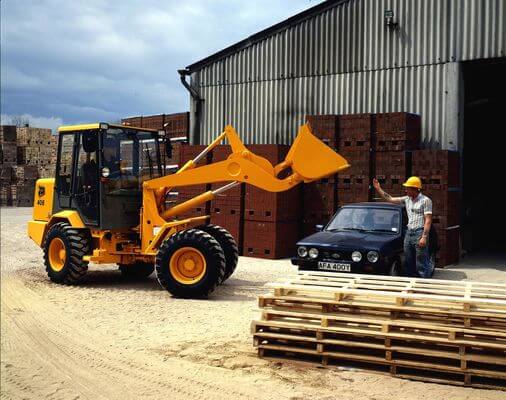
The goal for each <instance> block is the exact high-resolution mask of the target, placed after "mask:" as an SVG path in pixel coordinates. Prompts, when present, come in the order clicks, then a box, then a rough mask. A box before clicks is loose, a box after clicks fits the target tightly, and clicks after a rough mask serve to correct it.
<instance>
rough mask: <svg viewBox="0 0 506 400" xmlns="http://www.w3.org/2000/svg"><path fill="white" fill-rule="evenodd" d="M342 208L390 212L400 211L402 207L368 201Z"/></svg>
mask: <svg viewBox="0 0 506 400" xmlns="http://www.w3.org/2000/svg"><path fill="white" fill-rule="evenodd" d="M342 208H383V209H391V210H402V205H400V204H393V203H386V202H382V201H369V202H362V203H350V204H345V205H344V206H342Z"/></svg>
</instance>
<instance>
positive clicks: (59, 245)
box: [49, 238, 67, 272]
mask: <svg viewBox="0 0 506 400" xmlns="http://www.w3.org/2000/svg"><path fill="white" fill-rule="evenodd" d="M66 259H67V251H66V250H65V243H63V240H61V239H60V238H54V239H53V240H52V241H51V243H50V244H49V264H50V265H51V269H52V270H53V271H56V272H60V271H61V270H62V269H63V267H64V266H65V261H66Z"/></svg>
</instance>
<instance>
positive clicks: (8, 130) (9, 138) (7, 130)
mask: <svg viewBox="0 0 506 400" xmlns="http://www.w3.org/2000/svg"><path fill="white" fill-rule="evenodd" d="M16 139H17V133H16V126H14V125H0V143H3V142H14V143H16Z"/></svg>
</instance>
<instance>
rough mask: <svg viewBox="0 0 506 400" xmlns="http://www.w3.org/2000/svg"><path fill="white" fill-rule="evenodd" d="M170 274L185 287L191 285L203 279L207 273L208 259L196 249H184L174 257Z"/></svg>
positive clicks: (178, 251)
mask: <svg viewBox="0 0 506 400" xmlns="http://www.w3.org/2000/svg"><path fill="white" fill-rule="evenodd" d="M169 267H170V273H171V275H172V276H173V277H174V279H175V280H176V281H178V282H179V283H182V284H183V285H191V284H194V283H197V282H198V281H200V280H201V279H202V277H203V276H204V274H205V273H206V268H207V264H206V259H205V257H204V255H203V254H202V253H201V252H200V251H198V250H197V249H195V248H194V247H182V248H180V249H178V250H176V252H175V253H174V254H173V255H172V257H171V259H170V263H169Z"/></svg>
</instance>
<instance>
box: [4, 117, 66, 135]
mask: <svg viewBox="0 0 506 400" xmlns="http://www.w3.org/2000/svg"><path fill="white" fill-rule="evenodd" d="M15 118H16V119H19V118H20V119H21V120H22V121H28V124H29V125H30V126H34V127H37V128H50V129H52V130H53V133H56V131H57V128H58V127H59V126H62V125H63V120H62V119H61V118H56V117H34V116H33V115H30V114H22V115H7V114H2V115H1V118H0V120H1V122H2V125H11V124H14V121H13V119H15Z"/></svg>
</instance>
